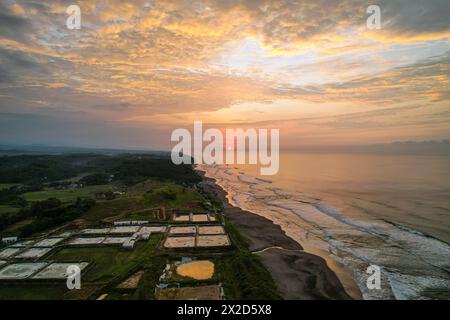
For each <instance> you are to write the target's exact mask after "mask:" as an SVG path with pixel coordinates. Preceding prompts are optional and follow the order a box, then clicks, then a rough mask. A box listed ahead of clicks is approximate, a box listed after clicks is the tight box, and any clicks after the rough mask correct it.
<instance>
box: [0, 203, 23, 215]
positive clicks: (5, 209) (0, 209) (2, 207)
mask: <svg viewBox="0 0 450 320" xmlns="http://www.w3.org/2000/svg"><path fill="white" fill-rule="evenodd" d="M19 210H20V208H16V207H11V206H9V205H7V204H0V215H1V214H4V213H16V212H18V211H19Z"/></svg>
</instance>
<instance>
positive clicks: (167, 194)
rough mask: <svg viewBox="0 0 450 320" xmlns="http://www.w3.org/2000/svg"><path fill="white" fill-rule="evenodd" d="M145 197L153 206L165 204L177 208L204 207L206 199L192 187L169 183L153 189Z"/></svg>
mask: <svg viewBox="0 0 450 320" xmlns="http://www.w3.org/2000/svg"><path fill="white" fill-rule="evenodd" d="M144 199H145V200H146V202H147V203H148V204H151V205H152V206H165V207H167V208H174V209H175V208H177V209H202V208H203V203H204V201H205V199H204V198H203V196H202V195H201V194H200V193H199V192H198V191H196V190H195V189H194V188H191V187H184V186H181V185H177V184H174V183H167V184H165V185H163V186H161V187H159V188H155V189H151V190H150V191H148V192H147V193H146V194H145V195H144Z"/></svg>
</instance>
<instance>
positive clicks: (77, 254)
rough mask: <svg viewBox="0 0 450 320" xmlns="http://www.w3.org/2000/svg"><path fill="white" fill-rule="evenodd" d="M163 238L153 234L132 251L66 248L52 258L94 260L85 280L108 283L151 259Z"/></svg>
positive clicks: (107, 248) (106, 248)
mask: <svg viewBox="0 0 450 320" xmlns="http://www.w3.org/2000/svg"><path fill="white" fill-rule="evenodd" d="M161 238H162V235H157V234H155V235H152V236H151V237H150V239H149V241H146V242H138V244H137V246H136V247H135V248H134V249H133V250H130V251H125V250H121V249H120V248H117V247H99V248H65V249H62V250H60V251H58V252H56V253H55V254H54V255H52V256H51V257H50V259H52V260H56V261H63V260H80V259H82V260H86V261H89V260H91V261H94V262H95V263H94V265H93V267H92V268H91V269H90V270H89V271H88V272H87V273H86V275H85V276H84V278H83V279H84V281H88V282H95V283H103V284H106V283H108V282H109V281H111V280H113V279H114V278H116V277H119V276H121V275H124V274H127V273H128V272H129V271H130V270H132V269H133V268H135V267H137V266H138V265H140V264H142V265H143V264H144V263H145V262H147V261H148V260H149V259H151V257H152V253H153V252H154V251H155V248H156V246H157V244H158V243H159V241H160V239H161Z"/></svg>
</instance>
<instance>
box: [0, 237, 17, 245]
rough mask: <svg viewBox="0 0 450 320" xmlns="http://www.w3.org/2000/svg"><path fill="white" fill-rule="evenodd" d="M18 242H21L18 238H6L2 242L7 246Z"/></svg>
mask: <svg viewBox="0 0 450 320" xmlns="http://www.w3.org/2000/svg"><path fill="white" fill-rule="evenodd" d="M17 240H19V238H18V237H5V238H2V242H3V243H6V244H11V243H14V242H17Z"/></svg>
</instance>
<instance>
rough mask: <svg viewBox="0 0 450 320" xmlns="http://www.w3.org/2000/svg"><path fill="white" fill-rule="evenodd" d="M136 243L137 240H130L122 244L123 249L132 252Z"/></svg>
mask: <svg viewBox="0 0 450 320" xmlns="http://www.w3.org/2000/svg"><path fill="white" fill-rule="evenodd" d="M135 242H136V241H135V240H133V239H131V238H130V239H128V240H127V241H125V242H124V243H123V244H122V248H124V249H128V250H132V249H133V248H134V244H135Z"/></svg>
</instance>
